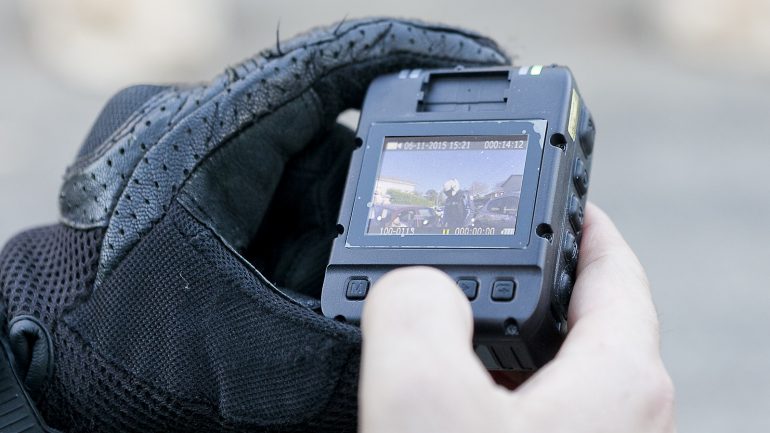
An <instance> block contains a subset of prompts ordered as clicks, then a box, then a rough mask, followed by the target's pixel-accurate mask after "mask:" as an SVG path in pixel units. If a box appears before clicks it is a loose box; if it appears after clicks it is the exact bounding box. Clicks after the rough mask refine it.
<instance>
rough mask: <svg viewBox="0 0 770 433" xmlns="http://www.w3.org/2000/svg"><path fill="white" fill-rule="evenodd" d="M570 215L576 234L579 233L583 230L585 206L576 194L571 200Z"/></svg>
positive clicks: (568, 210)
mask: <svg viewBox="0 0 770 433" xmlns="http://www.w3.org/2000/svg"><path fill="white" fill-rule="evenodd" d="M567 213H568V214H569V221H570V222H571V223H572V227H573V228H574V229H575V232H579V231H580V230H582V229H583V205H582V204H581V203H580V199H579V198H577V196H576V195H575V194H572V197H570V199H569V208H568V209H567Z"/></svg>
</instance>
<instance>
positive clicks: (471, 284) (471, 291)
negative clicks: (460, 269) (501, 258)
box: [457, 278, 479, 301]
mask: <svg viewBox="0 0 770 433" xmlns="http://www.w3.org/2000/svg"><path fill="white" fill-rule="evenodd" d="M457 285H458V286H459V287H460V290H462V291H463V294H465V296H466V297H467V298H468V300H470V301H472V300H474V299H476V295H477V294H478V290H479V282H478V281H476V280H474V279H472V278H461V279H459V280H457Z"/></svg>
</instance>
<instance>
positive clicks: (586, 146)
mask: <svg viewBox="0 0 770 433" xmlns="http://www.w3.org/2000/svg"><path fill="white" fill-rule="evenodd" d="M594 134H595V132H594V125H593V121H592V119H591V115H590V113H589V111H588V109H587V108H586V106H585V104H584V103H583V101H582V98H581V97H580V94H579V93H578V90H577V88H576V86H575V82H574V79H573V77H572V74H571V73H570V71H569V70H568V69H567V68H565V67H559V66H545V67H543V66H530V67H521V68H518V67H500V68H478V69H471V68H467V69H466V68H460V67H458V68H456V69H447V70H405V71H402V72H400V73H397V74H392V75H385V76H381V77H379V78H377V79H376V80H375V81H374V82H373V83H372V84H371V86H370V87H369V90H368V92H367V95H366V99H365V101H364V105H363V108H362V110H361V117H360V121H359V126H358V132H357V144H358V145H359V147H358V148H357V149H356V150H355V151H354V152H353V157H352V161H351V164H350V170H349V173H348V178H347V184H346V187H345V193H344V196H343V200H342V205H341V209H340V214H339V224H340V226H339V227H338V228H339V231H340V235H339V236H338V237H337V238H336V239H335V241H334V244H333V247H332V253H331V258H330V262H329V266H328V267H327V270H326V276H325V279H324V284H323V291H322V297H321V306H322V310H323V313H324V315H326V316H328V317H333V318H336V319H338V320H345V321H350V322H354V323H357V322H358V321H359V320H360V318H361V311H362V308H363V303H364V301H365V299H366V295H367V292H368V290H369V288H370V287H371V285H372V284H373V283H374V282H375V281H376V280H377V279H378V278H380V277H381V276H382V275H383V274H385V273H386V272H388V271H390V270H392V269H394V268H398V267H402V266H412V265H427V266H433V267H436V268H438V269H441V270H442V271H444V272H446V273H447V274H449V275H450V276H451V277H452V278H454V279H455V280H456V281H457V283H458V286H459V287H460V289H461V290H462V291H463V292H464V293H465V294H466V296H467V297H468V299H469V301H470V304H471V306H472V309H473V316H474V324H475V328H474V329H475V333H474V347H475V350H476V353H477V354H478V356H479V358H480V359H481V360H482V362H483V363H484V365H485V366H486V367H487V368H488V369H490V370H534V369H537V368H539V367H540V366H542V365H543V364H545V363H546V362H548V361H549V360H551V359H552V358H553V357H554V355H555V354H556V351H557V350H558V348H559V346H560V345H561V342H562V341H563V338H564V336H565V334H566V332H567V325H566V313H567V308H568V304H569V299H570V296H571V293H572V286H573V281H574V278H575V268H576V264H577V258H578V245H579V239H580V234H581V229H582V224H583V208H584V206H585V200H586V193H587V190H588V174H589V170H590V167H591V154H592V150H593V143H594ZM393 320H398V318H397V317H394V318H393Z"/></svg>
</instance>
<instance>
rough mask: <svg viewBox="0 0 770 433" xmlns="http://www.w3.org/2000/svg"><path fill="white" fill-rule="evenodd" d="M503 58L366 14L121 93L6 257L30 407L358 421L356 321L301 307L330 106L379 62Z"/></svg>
mask: <svg viewBox="0 0 770 433" xmlns="http://www.w3.org/2000/svg"><path fill="white" fill-rule="evenodd" d="M507 61H508V59H507V57H506V56H505V55H504V54H503V53H502V52H501V51H500V50H499V49H498V48H497V46H496V45H495V44H494V43H493V42H492V41H490V40H489V39H486V38H484V37H481V36H478V35H476V34H473V33H469V32H466V31H462V30H458V29H453V28H449V27H444V26H436V25H428V24H424V23H419V22H407V21H398V20H391V19H368V20H360V21H351V22H346V23H342V24H338V25H336V26H332V27H328V28H321V29H317V30H314V31H311V32H309V33H307V34H304V35H302V36H299V37H297V38H295V39H292V40H290V41H288V42H283V43H280V44H278V45H277V46H276V47H274V48H272V49H269V50H267V51H264V52H262V53H261V54H260V55H257V56H255V57H253V58H250V59H247V60H246V61H244V62H243V63H241V64H239V65H237V66H234V67H231V68H228V69H227V70H226V71H225V72H224V73H223V74H221V75H220V76H218V77H216V78H215V79H214V80H212V81H211V82H209V83H206V84H203V85H184V86H138V87H132V88H129V89H127V90H124V91H122V92H120V93H119V94H117V95H116V96H115V97H114V98H113V99H112V100H111V101H110V102H109V103H108V104H107V106H106V107H105V109H104V111H103V112H102V114H101V115H100V117H99V119H98V120H97V121H96V124H95V125H94V127H93V130H92V131H91V133H90V135H89V136H88V138H87V139H86V142H85V144H84V145H83V147H82V149H81V150H80V152H79V154H78V156H77V159H76V161H75V162H74V164H73V165H72V166H71V167H70V168H69V169H68V171H67V173H66V174H65V179H64V185H63V186H62V189H61V195H60V207H61V223H60V224H57V225H53V226H49V227H43V228H39V229H35V230H31V231H28V232H25V233H22V234H20V235H18V236H17V237H15V238H14V239H13V240H11V241H10V242H9V243H8V244H7V245H6V247H5V249H4V250H3V251H2V253H1V254H0V289H1V290H0V293H2V297H1V301H2V308H3V310H4V311H6V313H7V320H8V326H7V328H6V329H5V331H6V332H7V334H8V335H9V340H10V342H11V345H12V346H13V351H14V353H15V357H16V360H17V362H18V364H19V372H20V374H21V376H22V377H23V378H24V380H25V383H26V386H27V387H28V389H29V390H30V393H31V394H32V395H34V396H36V397H37V399H38V405H39V408H40V410H41V412H42V414H43V417H44V418H45V419H46V420H47V422H48V423H49V424H50V425H51V426H52V427H55V428H58V429H61V430H63V431H66V432H81V431H82V432H86V431H87V432H97V431H125V432H134V431H136V432H148V431H164V432H177V431H178V432H191V431H220V430H225V431H262V430H265V429H270V431H302V432H306V431H337V432H339V431H351V430H354V429H355V426H356V409H357V404H356V386H357V379H358V368H359V360H360V357H359V354H360V348H359V346H360V333H359V331H358V329H357V328H355V327H352V326H349V325H346V324H342V323H338V322H335V321H332V320H329V319H326V318H324V317H323V316H322V315H320V313H319V312H318V311H314V309H317V307H318V297H319V290H320V287H321V282H322V278H323V272H324V268H325V265H326V261H327V259H328V252H329V248H330V243H331V239H333V237H334V236H335V235H336V229H335V227H336V217H337V211H338V206H339V201H340V196H341V193H342V188H343V184H344V177H345V174H346V170H347V166H348V162H349V156H350V153H351V150H352V149H353V146H354V144H353V142H354V137H353V133H352V132H351V131H350V130H349V129H347V128H345V127H342V126H340V125H337V124H336V118H337V115H338V114H339V113H340V112H341V111H342V110H344V109H346V108H348V107H357V106H358V105H359V104H360V103H361V100H362V98H363V95H364V92H365V90H366V88H367V85H368V83H369V82H370V81H371V80H372V79H373V78H374V77H376V76H377V75H380V74H383V73H386V72H393V71H398V70H400V69H403V68H416V67H448V66H453V65H456V64H466V65H492V64H501V63H506V62H507ZM279 287H281V288H279Z"/></svg>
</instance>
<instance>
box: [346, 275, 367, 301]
mask: <svg viewBox="0 0 770 433" xmlns="http://www.w3.org/2000/svg"><path fill="white" fill-rule="evenodd" d="M368 291H369V280H368V279H366V277H355V278H351V279H350V280H348V287H347V290H346V291H345V297H347V298H348V299H350V300H352V301H360V300H362V299H364V298H366V292H368Z"/></svg>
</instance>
